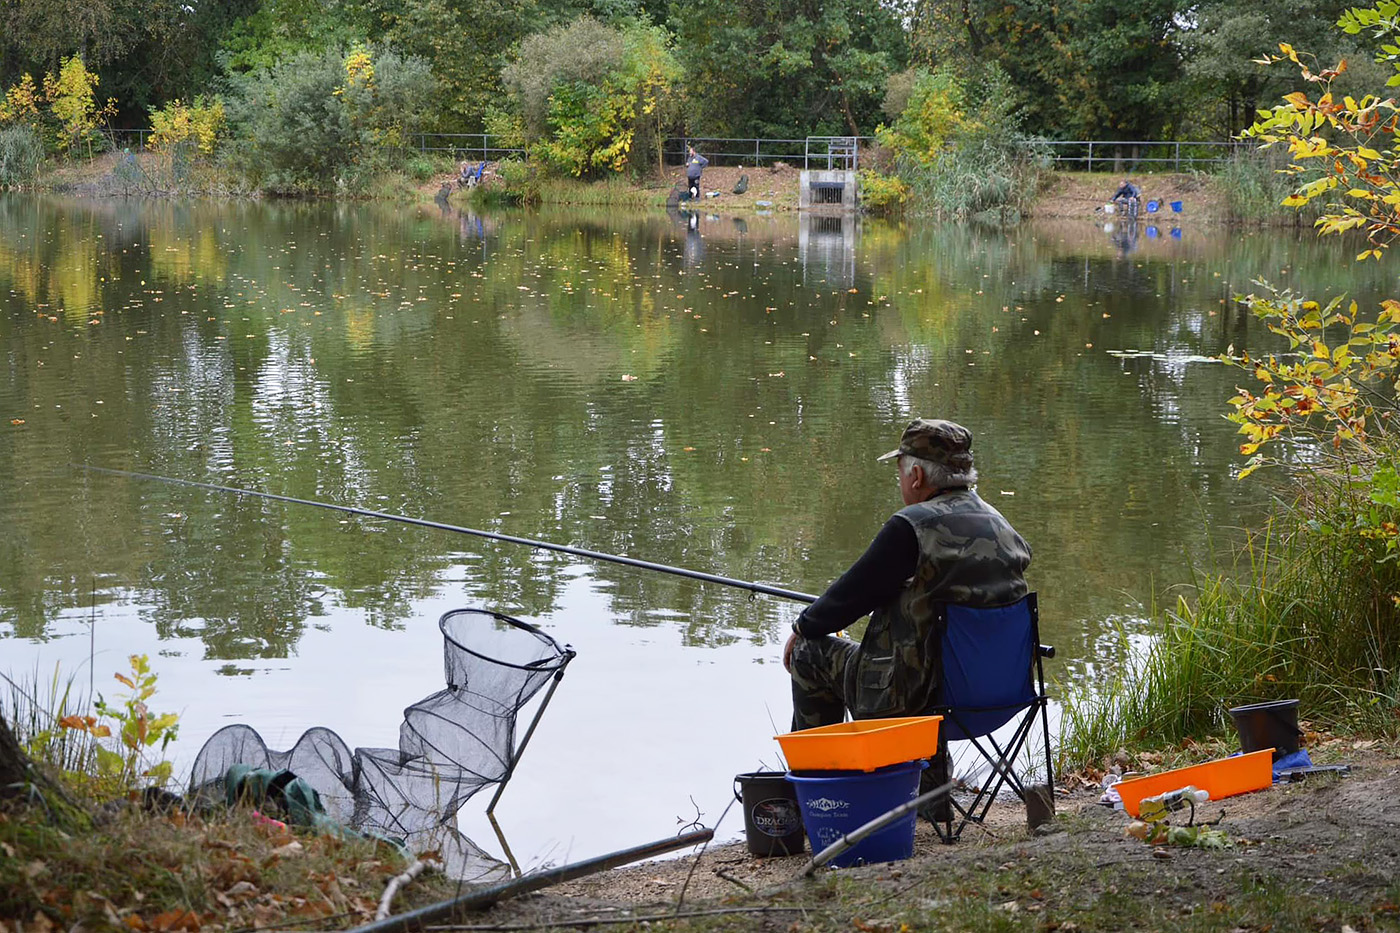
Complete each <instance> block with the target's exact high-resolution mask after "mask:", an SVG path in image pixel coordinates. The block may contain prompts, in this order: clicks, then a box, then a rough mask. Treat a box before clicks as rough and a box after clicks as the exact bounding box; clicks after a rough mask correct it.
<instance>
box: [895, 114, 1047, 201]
mask: <svg viewBox="0 0 1400 933" xmlns="http://www.w3.org/2000/svg"><path fill="white" fill-rule="evenodd" d="M1043 149H1044V147H1038V146H1036V145H1035V144H1034V142H1033V141H1030V140H1026V139H1025V138H1023V137H1020V136H1019V135H1015V134H1012V135H1011V136H1009V137H1006V138H994V137H991V136H983V137H981V138H977V139H973V140H967V141H963V142H960V143H959V144H957V145H953V146H949V147H948V148H947V149H946V150H945V151H944V152H942V153H941V154H940V155H939V157H938V158H937V159H936V160H934V161H932V162H929V163H921V162H919V161H917V160H914V159H908V158H904V159H900V160H898V163H897V165H898V174H899V176H900V178H901V179H903V180H904V182H905V184H907V185H908V186H909V202H908V210H909V211H911V212H912V213H915V214H929V215H934V216H938V217H947V218H952V219H957V220H966V219H968V218H970V217H975V216H977V215H979V214H986V213H987V212H990V211H1001V212H1005V213H1010V212H1013V211H1014V212H1016V213H1026V212H1027V211H1028V209H1029V208H1030V206H1031V204H1032V203H1033V202H1034V201H1035V197H1036V195H1037V194H1038V193H1039V191H1040V188H1041V185H1042V184H1043V182H1044V180H1045V178H1047V177H1048V174H1049V170H1050V161H1049V159H1048V158H1047V157H1046V154H1045V152H1044V151H1043Z"/></svg>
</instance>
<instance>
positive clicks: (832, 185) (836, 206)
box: [797, 170, 860, 211]
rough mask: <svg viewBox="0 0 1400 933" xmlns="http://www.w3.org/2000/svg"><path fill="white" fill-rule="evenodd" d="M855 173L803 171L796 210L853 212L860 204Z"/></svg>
mask: <svg viewBox="0 0 1400 933" xmlns="http://www.w3.org/2000/svg"><path fill="white" fill-rule="evenodd" d="M857 188H858V183H857V181H856V173H855V172H853V171H843V170H827V171H804V172H803V173H802V177H801V182H800V190H799V192H798V200H797V208H798V210H803V211H806V210H835V211H854V210H856V208H857V206H858V205H859V204H860V195H859V191H858V190H857Z"/></svg>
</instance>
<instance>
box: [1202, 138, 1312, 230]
mask: <svg viewBox="0 0 1400 933" xmlns="http://www.w3.org/2000/svg"><path fill="white" fill-rule="evenodd" d="M1287 164H1288V158H1287V153H1285V152H1284V151H1282V150H1277V151H1275V150H1265V151H1258V152H1244V153H1237V154H1236V155H1234V156H1233V157H1232V158H1231V159H1230V160H1229V161H1228V162H1226V163H1225V164H1224V167H1223V168H1221V170H1220V173H1219V178H1220V190H1221V191H1222V192H1223V193H1224V196H1225V207H1226V210H1227V212H1228V214H1229V217H1230V219H1231V220H1234V221H1238V222H1242V223H1274V224H1277V223H1281V222H1285V221H1287V222H1291V223H1294V224H1300V225H1301V224H1307V225H1308V226H1312V223H1313V221H1315V220H1316V219H1317V218H1318V217H1320V216H1321V214H1322V208H1321V207H1320V206H1318V205H1308V206H1307V207H1304V208H1302V209H1295V208H1288V207H1284V206H1283V204H1282V202H1283V199H1284V198H1286V197H1288V196H1289V195H1290V194H1292V193H1293V189H1294V188H1295V187H1296V186H1297V177H1296V176H1294V175H1291V174H1288V173H1285V172H1283V171H1282V169H1283V167H1284V166H1286V165H1287Z"/></svg>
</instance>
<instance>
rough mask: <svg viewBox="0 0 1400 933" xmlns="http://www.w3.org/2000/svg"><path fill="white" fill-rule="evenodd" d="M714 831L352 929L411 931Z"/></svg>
mask: <svg viewBox="0 0 1400 933" xmlns="http://www.w3.org/2000/svg"><path fill="white" fill-rule="evenodd" d="M714 835H715V834H714V832H712V831H711V830H708V829H707V830H703V831H701V832H694V833H686V834H685V835H683V836H678V837H676V838H673V839H662V840H660V841H658V842H651V843H647V844H646V845H641V846H635V847H633V848H631V849H623V850H621V851H619V852H612V853H609V854H607V855H600V856H597V857H596V858H591V859H586V860H585V861H582V862H575V863H573V864H572V865H561V866H560V867H558V868H551V869H548V870H547V871H540V872H535V873H534V874H529V875H526V876H525V877H523V878H516V879H515V880H513V881H506V882H503V883H501V884H497V885H491V886H489V887H485V888H477V889H475V890H472V891H469V892H467V893H466V894H463V895H462V896H461V897H455V898H452V899H451V900H446V901H441V902H439V903H437V904H429V905H428V906H427V907H419V908H418V909H417V910H410V911H408V912H407V913H403V914H399V915H397V916H394V917H386V918H385V919H383V920H375V921H373V922H371V923H367V924H365V925H363V926H359V927H355V929H354V931H353V933H412V931H415V930H421V929H423V927H425V926H426V925H427V924H429V923H433V922H435V921H438V920H450V919H452V917H453V916H455V915H456V914H459V913H465V912H466V911H469V910H482V909H484V908H486V907H490V906H491V905H493V904H496V903H498V902H500V901H504V900H506V899H508V898H512V897H518V896H519V895H521V894H528V893H530V892H531V891H538V890H540V889H541V888H547V887H549V886H550V885H553V884H560V883H562V882H565V881H572V880H573V879H575V878H582V877H584V876H585V875H591V874H594V873H596V872H600V871H607V870H608V869H609V868H617V867H618V866H619V865H627V864H630V863H632V862H636V861H640V860H641V859H646V858H655V857H656V856H658V855H665V854H666V853H667V852H673V851H675V850H676V849H683V848H685V847H686V846H693V845H698V844H700V843H702V842H709V841H710V840H711V839H713V838H714Z"/></svg>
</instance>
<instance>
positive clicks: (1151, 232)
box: [1147, 224, 1158, 240]
mask: <svg viewBox="0 0 1400 933" xmlns="http://www.w3.org/2000/svg"><path fill="white" fill-rule="evenodd" d="M1157 233H1158V230H1157V228H1156V227H1155V226H1153V225H1152V224H1148V225H1147V238H1148V239H1149V240H1155V239H1157Z"/></svg>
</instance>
